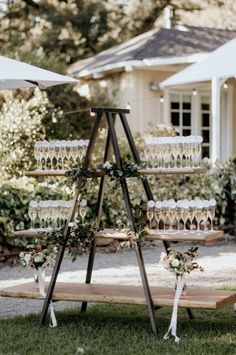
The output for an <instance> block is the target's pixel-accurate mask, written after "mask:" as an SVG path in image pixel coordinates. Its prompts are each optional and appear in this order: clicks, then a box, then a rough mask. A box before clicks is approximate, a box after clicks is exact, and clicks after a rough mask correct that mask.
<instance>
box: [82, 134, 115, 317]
mask: <svg viewBox="0 0 236 355" xmlns="http://www.w3.org/2000/svg"><path fill="white" fill-rule="evenodd" d="M110 141H111V139H110V133H109V131H108V134H107V141H106V147H105V153H104V159H103V162H104V163H105V162H106V161H107V159H108V154H109V150H110ZM105 179H106V176H105V175H103V176H102V177H101V181H100V186H99V192H98V202H97V208H96V213H95V215H96V219H97V226H99V223H100V219H101V212H102V204H103V198H104V187H105ZM95 253H96V239H95V240H94V242H93V244H92V245H91V248H90V252H89V259H88V266H87V274H86V279H85V283H86V284H89V283H90V282H91V277H92V271H93V264H94V258H95ZM87 303H88V302H82V305H81V312H85V311H86V309H87Z"/></svg>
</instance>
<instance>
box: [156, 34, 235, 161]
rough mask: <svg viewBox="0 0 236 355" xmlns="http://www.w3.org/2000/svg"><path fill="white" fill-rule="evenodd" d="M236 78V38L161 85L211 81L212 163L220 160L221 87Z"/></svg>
mask: <svg viewBox="0 0 236 355" xmlns="http://www.w3.org/2000/svg"><path fill="white" fill-rule="evenodd" d="M235 76H236V38H234V39H232V40H231V41H229V42H227V43H226V44H224V45H223V46H221V47H219V48H217V49H216V50H215V51H213V52H212V53H210V54H209V55H208V56H207V58H205V59H203V60H202V61H201V62H198V63H195V64H193V65H190V66H189V67H187V68H186V69H183V70H181V71H180V72H178V73H177V74H174V75H172V76H171V77H169V78H168V79H166V80H165V81H163V82H162V83H161V84H160V87H161V88H165V87H168V86H177V85H183V84H189V83H195V82H200V81H209V80H211V87H212V105H211V107H212V108H211V109H212V146H211V152H212V162H215V161H216V160H217V159H219V158H220V129H221V128H220V86H221V85H222V84H223V83H224V81H225V80H226V79H227V78H230V77H235Z"/></svg>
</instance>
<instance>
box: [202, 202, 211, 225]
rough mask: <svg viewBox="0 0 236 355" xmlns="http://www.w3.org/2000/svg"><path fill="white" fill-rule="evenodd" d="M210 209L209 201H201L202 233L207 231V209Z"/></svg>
mask: <svg viewBox="0 0 236 355" xmlns="http://www.w3.org/2000/svg"><path fill="white" fill-rule="evenodd" d="M209 207H210V203H209V201H207V200H205V201H203V221H204V231H207V221H208V216H209V213H208V208H209Z"/></svg>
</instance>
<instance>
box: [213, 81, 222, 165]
mask: <svg viewBox="0 0 236 355" xmlns="http://www.w3.org/2000/svg"><path fill="white" fill-rule="evenodd" d="M211 118H212V120H211V122H212V137H211V160H212V163H213V164H215V162H216V161H217V160H219V159H220V140H221V135H220V79H219V78H213V79H212V82H211Z"/></svg>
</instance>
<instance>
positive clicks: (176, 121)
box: [170, 94, 192, 136]
mask: <svg viewBox="0 0 236 355" xmlns="http://www.w3.org/2000/svg"><path fill="white" fill-rule="evenodd" d="M191 110H192V98H191V95H185V94H173V95H171V97H170V117H171V123H172V124H173V126H174V127H176V128H177V129H178V131H179V134H180V135H181V136H189V135H191V132H192V128H191V126H192V114H191Z"/></svg>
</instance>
